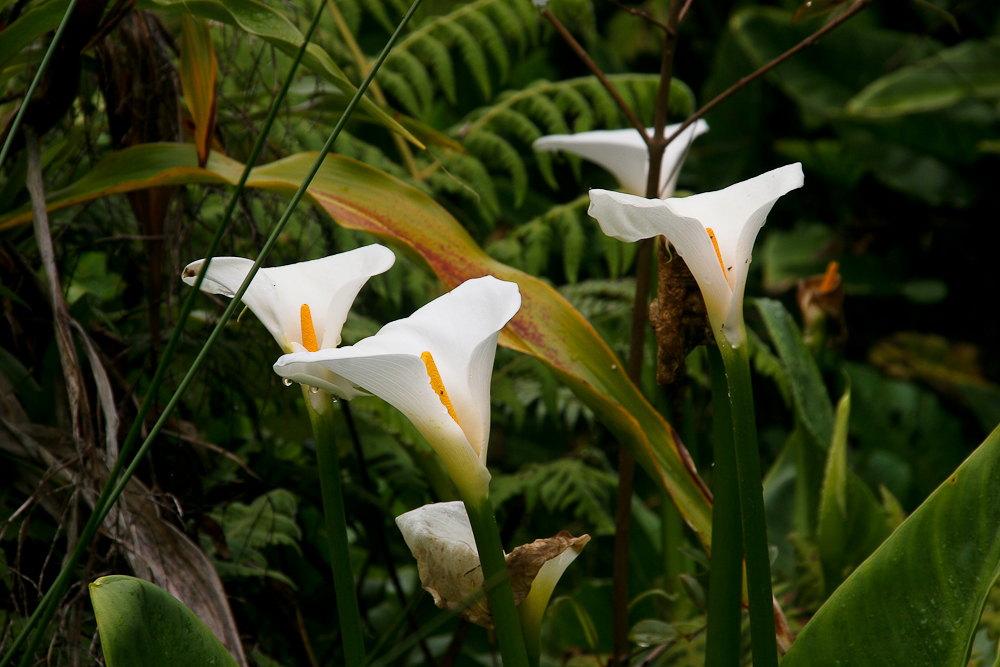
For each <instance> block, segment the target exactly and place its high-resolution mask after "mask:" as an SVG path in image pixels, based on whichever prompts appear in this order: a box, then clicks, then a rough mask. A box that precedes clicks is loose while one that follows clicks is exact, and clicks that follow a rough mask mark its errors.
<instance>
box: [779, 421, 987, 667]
mask: <svg viewBox="0 0 1000 667" xmlns="http://www.w3.org/2000/svg"><path fill="white" fill-rule="evenodd" d="M997 479H1000V429H998V430H996V431H994V432H993V433H992V434H991V435H990V436H989V437H988V438H987V439H986V441H985V442H984V443H983V444H982V445H980V447H979V449H977V450H976V451H975V452H973V453H972V455H971V456H969V458H968V459H966V461H965V462H964V463H963V464H962V465H961V466H959V468H958V469H957V470H956V471H955V472H954V473H953V474H952V475H951V477H949V478H948V479H947V480H945V481H944V482H943V483H942V484H941V486H940V487H938V489H937V490H936V491H934V493H933V494H931V496H930V497H929V498H927V500H926V501H925V502H924V503H923V504H922V505H921V506H920V507H919V508H917V510H916V511H915V512H914V513H913V514H912V515H910V517H909V518H908V519H906V521H904V522H903V524H902V525H901V526H900V527H899V528H897V529H896V531H895V532H894V533H893V534H892V535H891V536H890V537H889V538H888V539H887V540H886V541H885V542H884V543H883V544H882V546H880V547H879V548H878V550H876V551H875V553H874V554H872V555H871V557H869V558H868V560H866V561H865V562H864V563H862V565H861V566H860V567H859V568H858V569H857V570H855V571H854V573H853V574H852V575H851V576H850V577H849V578H848V579H847V581H845V582H844V583H843V584H842V585H841V586H840V588H838V589H837V591H836V592H834V594H833V595H832V596H831V597H830V599H829V600H827V602H826V604H824V605H823V606H822V607H821V608H820V610H819V611H818V612H817V613H816V615H815V616H814V617H813V618H812V620H811V621H809V623H808V624H807V625H806V627H805V628H804V629H803V630H802V633H801V634H800V635H799V636H798V638H797V639H796V640H795V643H794V644H792V648H791V650H789V652H788V654H787V655H786V656H785V658H784V659H783V660H782V663H781V664H782V667H806V666H808V667H835V666H837V665H852V666H857V667H867V666H869V665H870V666H872V667H876V666H877V667H884V666H886V665H901V666H902V665H905V666H906V667H923V666H926V667H965V665H966V663H967V661H968V658H969V652H970V650H971V645H972V640H973V636H974V635H975V632H976V628H977V626H978V625H979V617H980V614H981V613H982V610H983V605H984V604H985V601H986V596H987V594H988V593H989V590H990V588H991V587H992V586H993V584H994V582H995V581H996V579H997V576H998V575H1000V531H997V530H996V527H997V526H998V525H1000V484H997Z"/></svg>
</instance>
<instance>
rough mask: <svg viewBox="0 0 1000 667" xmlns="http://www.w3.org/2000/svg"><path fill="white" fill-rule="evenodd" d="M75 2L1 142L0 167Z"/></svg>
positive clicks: (71, 3) (72, 6)
mask: <svg viewBox="0 0 1000 667" xmlns="http://www.w3.org/2000/svg"><path fill="white" fill-rule="evenodd" d="M77 2H78V0H70V1H69V5H68V6H67V7H66V13H65V14H63V17H62V21H60V22H59V27H58V28H56V34H55V35H54V36H53V37H52V41H51V42H49V48H48V49H47V50H46V51H45V56H44V57H42V62H41V63H40V64H39V65H38V71H37V72H35V76H34V78H32V79H31V85H29V86H28V90H27V92H25V94H24V98H23V99H22V100H21V106H20V108H19V109H18V110H17V115H16V116H14V122H13V123H11V125H10V131H9V132H7V139H6V140H5V141H4V142H3V150H0V167H2V166H3V163H4V160H6V159H7V153H9V152H10V147H11V146H13V145H14V137H16V136H17V131H18V130H19V129H20V127H21V121H22V120H23V119H24V114H25V112H26V111H27V110H28V104H30V103H31V96H32V95H34V94H35V89H36V88H38V82H39V81H41V80H42V75H43V74H44V73H45V70H46V68H48V66H49V61H50V60H52V56H53V55H54V54H55V52H56V47H58V46H59V42H60V40H62V36H63V33H64V32H66V26H68V25H69V19H70V17H71V16H72V15H73V10H74V9H76V3H77Z"/></svg>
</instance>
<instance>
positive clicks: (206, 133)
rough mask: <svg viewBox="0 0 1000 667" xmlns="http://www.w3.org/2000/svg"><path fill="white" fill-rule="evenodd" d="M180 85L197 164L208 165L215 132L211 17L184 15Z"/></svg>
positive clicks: (214, 69) (213, 57)
mask: <svg viewBox="0 0 1000 667" xmlns="http://www.w3.org/2000/svg"><path fill="white" fill-rule="evenodd" d="M181 29H182V31H183V37H184V39H183V41H182V42H181V67H180V72H179V73H180V79H181V88H182V89H183V90H184V99H185V100H187V105H188V111H190V112H191V120H192V121H194V145H195V147H196V148H197V149H198V166H202V167H203V166H205V163H206V162H207V161H208V152H209V151H210V150H211V148H212V135H213V134H214V133H215V105H216V99H215V95H216V91H215V78H216V73H217V67H216V62H215V47H214V46H213V45H212V32H211V28H210V27H209V23H208V21H206V20H205V19H197V18H195V17H194V16H192V15H191V14H184V15H183V16H182V17H181Z"/></svg>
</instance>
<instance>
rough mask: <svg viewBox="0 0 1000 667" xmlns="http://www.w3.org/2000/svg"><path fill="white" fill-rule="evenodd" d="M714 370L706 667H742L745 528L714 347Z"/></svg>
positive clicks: (719, 364) (710, 354) (721, 370)
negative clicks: (710, 548) (710, 554)
mask: <svg viewBox="0 0 1000 667" xmlns="http://www.w3.org/2000/svg"><path fill="white" fill-rule="evenodd" d="M708 358H709V362H710V365H711V369H712V422H713V423H712V450H713V454H714V456H713V466H712V568H711V570H709V573H708V629H707V636H706V638H705V667H731V666H732V665H738V664H740V635H741V629H740V621H741V618H742V615H743V525H742V521H741V518H740V494H739V480H738V478H737V474H736V445H735V442H734V440H733V413H732V410H731V409H730V405H729V396H728V393H729V385H728V383H727V382H726V370H725V367H724V366H723V363H722V355H721V354H720V353H719V348H717V347H709V348H708Z"/></svg>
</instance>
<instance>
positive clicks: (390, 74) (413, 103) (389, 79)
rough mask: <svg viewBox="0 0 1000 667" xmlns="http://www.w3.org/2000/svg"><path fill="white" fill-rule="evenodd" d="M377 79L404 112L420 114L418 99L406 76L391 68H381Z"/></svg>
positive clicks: (414, 114) (412, 114)
mask: <svg viewBox="0 0 1000 667" xmlns="http://www.w3.org/2000/svg"><path fill="white" fill-rule="evenodd" d="M378 79H379V83H380V84H382V87H383V88H384V89H385V91H386V92H387V93H389V94H390V95H392V97H393V98H395V100H396V101H397V102H398V103H399V105H400V106H402V107H403V110H404V111H405V112H406V113H408V114H410V115H411V116H419V115H420V101H419V100H418V99H417V94H416V93H415V92H414V90H413V87H412V86H411V85H410V82H409V81H407V80H406V77H404V76H403V75H401V74H399V73H398V72H394V71H393V70H391V69H381V70H379V73H378Z"/></svg>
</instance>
